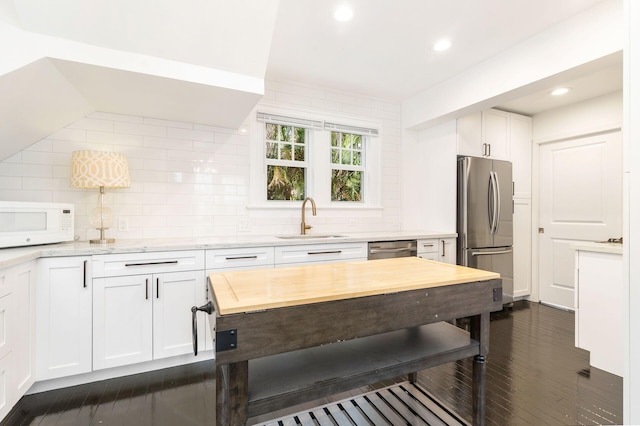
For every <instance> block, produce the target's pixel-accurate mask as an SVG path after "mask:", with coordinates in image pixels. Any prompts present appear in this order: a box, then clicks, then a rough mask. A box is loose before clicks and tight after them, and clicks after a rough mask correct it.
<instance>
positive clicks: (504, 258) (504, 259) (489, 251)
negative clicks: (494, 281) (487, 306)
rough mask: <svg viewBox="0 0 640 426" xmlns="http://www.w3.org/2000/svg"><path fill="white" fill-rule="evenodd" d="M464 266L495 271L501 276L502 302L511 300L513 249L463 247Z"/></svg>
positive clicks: (505, 302)
mask: <svg viewBox="0 0 640 426" xmlns="http://www.w3.org/2000/svg"><path fill="white" fill-rule="evenodd" d="M464 254H465V256H464V260H465V263H464V266H468V267H470V268H476V269H482V270H485V271H492V272H497V273H499V274H500V278H502V303H503V304H507V303H511V302H512V301H513V250H512V249H511V247H492V248H485V249H465V250H464Z"/></svg>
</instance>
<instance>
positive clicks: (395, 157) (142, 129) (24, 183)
mask: <svg viewBox="0 0 640 426" xmlns="http://www.w3.org/2000/svg"><path fill="white" fill-rule="evenodd" d="M266 89H267V90H266V94H265V97H264V99H263V102H265V103H268V104H270V105H278V106H282V107H286V108H289V109H297V108H302V109H307V110H312V109H316V110H319V111H330V112H331V113H332V114H336V115H344V116H346V117H367V118H368V119H369V120H375V121H377V122H379V123H380V128H381V134H382V135H381V138H383V148H382V149H383V158H384V164H383V167H382V170H381V174H382V176H381V178H382V182H383V185H382V197H381V198H382V207H383V208H382V209H378V210H374V211H366V212H360V211H354V210H348V211H344V210H331V211H322V210H321V209H319V211H318V215H317V216H314V217H311V216H310V215H308V216H310V217H309V222H310V223H311V224H312V225H314V231H315V232H323V231H326V232H345V231H350V232H355V231H378V230H393V229H399V228H400V217H399V216H400V195H399V194H400V190H399V187H400V179H399V173H398V161H399V146H400V130H399V129H400V106H399V104H393V103H388V102H385V101H382V100H378V99H373V98H366V97H362V96H358V95H351V94H349V93H344V92H338V91H335V90H331V89H325V88H321V87H311V86H305V85H300V84H296V83H291V82H270V83H268V84H267V87H266ZM254 119H255V116H254V115H251V116H250V117H247V120H246V122H245V125H244V126H243V129H245V130H246V129H250V128H251V126H250V125H249V124H250V123H249V122H250V120H254ZM33 125H34V126H37V123H33ZM256 137H257V138H258V139H256ZM259 138H260V135H255V134H253V135H252V134H250V133H248V132H247V133H243V132H242V130H237V129H224V128H217V127H210V126H203V125H198V124H193V123H184V122H173V121H165V120H158V119H154V118H148V117H138V116H130V115H121V114H111V113H103V112H96V113H93V114H90V115H88V116H87V117H85V118H83V119H81V120H78V121H76V122H75V123H73V124H71V125H69V126H67V127H66V128H64V129H62V130H60V131H58V132H56V133H54V134H52V135H49V136H48V137H46V138H44V139H42V140H40V141H39V142H37V143H35V144H33V145H31V146H29V147H28V148H26V149H24V150H22V151H20V152H19V153H17V154H15V155H13V156H11V157H9V158H7V159H6V160H4V161H2V162H0V200H25V201H51V202H71V203H74V204H75V206H76V223H75V226H76V234H77V235H78V236H79V238H80V239H81V240H85V239H88V238H95V237H96V235H97V232H96V231H95V230H94V229H91V228H90V226H89V224H88V218H87V214H88V212H90V211H91V209H93V208H94V206H95V205H96V203H97V191H94V190H81V189H74V188H71V187H70V186H69V174H70V157H71V152H72V151H74V150H80V149H93V150H105V151H118V152H123V153H124V154H125V155H126V156H127V158H128V160H129V167H130V171H131V178H132V186H131V188H128V189H114V190H107V195H106V200H105V201H106V203H107V205H108V206H109V207H111V208H112V210H113V214H114V218H115V221H114V225H113V226H112V229H110V230H109V231H108V236H110V237H116V238H120V239H124V238H155V237H208V236H234V235H245V234H246V235H249V234H273V233H296V232H298V230H299V222H300V211H299V209H298V208H289V209H277V210H268V211H265V210H261V209H247V208H246V206H247V204H248V194H249V185H250V181H249V176H250V170H249V169H250V161H249V147H250V144H252V143H260V144H261V143H262V141H261V140H260V139H259ZM119 217H124V218H127V219H128V222H129V230H128V231H127V232H119V231H118V230H117V219H118V218H119ZM240 225H242V229H243V231H242V232H241V231H240V230H239V226H240Z"/></svg>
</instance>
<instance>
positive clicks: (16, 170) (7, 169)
mask: <svg viewBox="0 0 640 426" xmlns="http://www.w3.org/2000/svg"><path fill="white" fill-rule="evenodd" d="M0 176H13V177H16V176H30V177H52V176H53V166H50V165H44V164H20V163H5V162H2V163H0Z"/></svg>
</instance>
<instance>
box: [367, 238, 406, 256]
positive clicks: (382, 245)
mask: <svg viewBox="0 0 640 426" xmlns="http://www.w3.org/2000/svg"><path fill="white" fill-rule="evenodd" d="M417 255H418V242H417V241H416V240H402V241H373V242H370V243H369V250H368V256H367V259H369V260H373V259H390V258H393V257H410V256H417Z"/></svg>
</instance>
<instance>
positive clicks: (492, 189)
mask: <svg viewBox="0 0 640 426" xmlns="http://www.w3.org/2000/svg"><path fill="white" fill-rule="evenodd" d="M499 191H500V190H499V189H498V175H497V174H496V172H494V171H491V172H489V232H490V233H491V234H495V233H496V231H497V230H498V220H499V215H500V213H499V209H500V193H499Z"/></svg>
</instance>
